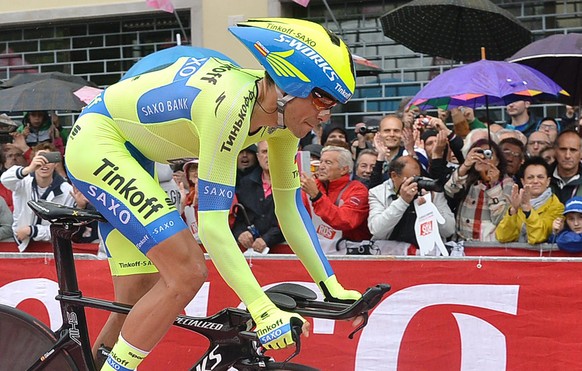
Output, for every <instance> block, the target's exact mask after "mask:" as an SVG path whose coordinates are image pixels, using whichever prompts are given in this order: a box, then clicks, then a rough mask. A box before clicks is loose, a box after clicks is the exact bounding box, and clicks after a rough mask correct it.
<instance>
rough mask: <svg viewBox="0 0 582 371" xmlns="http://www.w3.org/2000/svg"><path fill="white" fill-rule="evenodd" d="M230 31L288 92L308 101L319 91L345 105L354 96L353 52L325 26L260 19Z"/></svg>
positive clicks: (280, 86)
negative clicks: (312, 93)
mask: <svg viewBox="0 0 582 371" xmlns="http://www.w3.org/2000/svg"><path fill="white" fill-rule="evenodd" d="M229 30H230V32H232V33H233V34H234V36H236V37H237V38H238V39H239V40H240V41H241V42H242V43H243V44H244V45H245V46H246V47H247V48H248V49H249V50H250V51H251V53H252V54H253V55H254V56H255V58H257V60H258V61H259V62H260V63H261V65H263V67H264V68H265V69H266V70H267V72H268V73H269V75H270V76H271V77H272V78H273V80H274V81H275V84H276V85H277V86H278V87H279V88H280V89H282V90H283V91H284V92H285V93H287V94H289V95H292V96H295V97H300V98H305V97H307V96H308V95H309V94H311V92H312V91H313V89H315V88H319V89H321V90H323V91H325V92H326V93H327V94H329V95H330V96H332V97H334V98H335V99H336V100H337V101H338V102H340V103H342V104H344V103H346V102H347V101H348V100H349V99H350V98H351V97H352V95H353V94H354V89H355V87H356V78H355V69H354V62H353V60H352V56H351V54H350V51H349V49H348V47H347V45H346V44H345V43H344V42H343V41H342V40H341V39H340V38H339V37H337V36H336V35H335V34H334V33H332V32H331V31H329V30H327V29H326V28H324V27H323V26H321V25H319V24H317V23H313V22H309V21H304V20H299V19H292V18H256V19H250V20H248V21H246V22H242V23H238V24H237V26H233V27H229Z"/></svg>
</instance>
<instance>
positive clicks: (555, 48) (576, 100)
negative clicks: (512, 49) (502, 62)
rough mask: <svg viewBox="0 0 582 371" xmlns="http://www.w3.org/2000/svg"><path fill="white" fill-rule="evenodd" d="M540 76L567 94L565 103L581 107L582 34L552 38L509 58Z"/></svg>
mask: <svg viewBox="0 0 582 371" xmlns="http://www.w3.org/2000/svg"><path fill="white" fill-rule="evenodd" d="M509 61H510V62H517V63H521V64H525V65H528V66H530V67H533V68H535V69H536V70H538V71H540V72H543V73H544V74H545V75H546V76H548V77H549V78H551V79H552V80H554V81H555V82H556V83H558V85H560V86H561V87H562V88H564V90H566V91H567V92H568V93H570V97H569V99H567V100H565V102H566V103H569V104H571V105H580V104H582V34H574V33H572V34H567V35H552V36H548V37H546V38H544V39H541V40H538V41H536V42H533V43H531V44H529V45H528V46H526V47H524V48H523V49H521V50H520V51H518V52H517V53H515V54H514V55H513V56H511V57H510V58H509Z"/></svg>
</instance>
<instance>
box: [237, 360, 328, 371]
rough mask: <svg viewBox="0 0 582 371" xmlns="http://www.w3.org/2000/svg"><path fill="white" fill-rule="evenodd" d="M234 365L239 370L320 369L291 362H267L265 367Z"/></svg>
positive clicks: (280, 370) (301, 370) (310, 370)
mask: <svg viewBox="0 0 582 371" xmlns="http://www.w3.org/2000/svg"><path fill="white" fill-rule="evenodd" d="M233 367H234V369H236V370H237V371H261V370H270V371H277V370H279V371H319V369H317V368H313V367H309V366H305V365H300V364H298V363H290V362H266V363H265V366H264V367H261V366H259V365H257V364H253V365H249V364H244V363H237V364H235V365H234V366H233Z"/></svg>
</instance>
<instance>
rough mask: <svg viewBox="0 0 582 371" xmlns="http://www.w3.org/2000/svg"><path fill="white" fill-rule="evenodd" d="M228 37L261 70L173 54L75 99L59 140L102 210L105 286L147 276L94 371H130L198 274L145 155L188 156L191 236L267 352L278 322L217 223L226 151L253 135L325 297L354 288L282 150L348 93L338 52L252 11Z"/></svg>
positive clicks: (330, 40) (343, 49)
mask: <svg viewBox="0 0 582 371" xmlns="http://www.w3.org/2000/svg"><path fill="white" fill-rule="evenodd" d="M230 31H231V32H232V33H233V34H234V35H235V36H236V37H237V38H238V39H239V40H240V41H241V42H242V43H243V44H244V45H245V46H246V47H247V48H248V49H249V50H250V51H251V52H252V53H253V55H254V56H255V57H256V58H257V59H258V60H259V62H260V63H261V64H262V65H263V67H264V68H265V69H266V72H265V71H256V70H248V69H241V68H239V67H237V66H235V65H234V64H233V63H231V62H229V61H226V60H221V59H218V58H195V57H183V58H179V59H177V61H176V62H175V63H173V64H171V65H169V66H167V67H164V68H161V69H159V70H155V71H152V72H148V73H144V74H142V75H139V76H136V77H134V78H129V79H125V80H122V81H120V82H119V83H117V84H114V85H112V86H110V87H109V88H108V89H106V90H105V91H104V92H103V93H102V95H101V96H100V97H97V98H96V99H95V100H94V101H93V102H92V103H91V104H90V105H89V106H87V107H86V108H85V109H84V111H83V113H82V114H81V116H80V117H79V119H78V120H77V122H76V123H75V125H74V127H73V129H72V132H71V135H70V137H69V142H68V144H67V153H66V154H67V168H68V171H69V175H70V178H71V180H72V181H73V183H74V184H75V185H76V186H77V188H79V189H80V190H81V191H82V192H83V193H84V194H85V195H86V196H87V197H88V199H89V201H90V202H91V203H92V204H93V205H95V207H96V208H97V209H98V210H99V211H100V212H101V213H102V214H103V215H104V216H105V217H106V218H107V220H108V223H105V224H103V225H102V226H101V229H100V230H101V232H102V238H103V239H104V241H105V242H106V245H107V247H108V252H109V254H110V255H111V260H110V266H111V270H112V274H113V275H114V276H116V279H114V282H115V285H116V289H117V287H118V286H125V287H127V285H131V275H133V274H143V273H148V272H155V271H159V277H160V278H159V280H158V281H157V282H156V283H155V284H154V285H153V287H152V288H151V289H150V290H149V291H148V292H147V293H146V294H145V295H143V297H141V299H139V300H138V301H137V303H136V304H135V305H134V307H133V309H132V310H131V312H130V313H129V315H128V316H127V318H126V319H125V322H124V324H123V327H122V329H121V333H120V335H119V338H118V340H117V343H116V344H115V346H114V347H113V349H112V351H111V353H110V355H109V357H108V359H107V362H106V364H105V365H104V366H103V370H111V369H124V370H133V369H135V367H137V365H138V364H139V363H140V362H141V361H142V360H143V358H144V357H145V356H146V355H147V354H148V352H149V351H150V350H151V349H152V348H153V347H154V346H155V345H156V343H157V342H158V341H159V340H160V339H161V338H162V336H163V335H164V334H165V333H166V331H167V330H168V328H169V326H170V325H171V324H172V322H173V321H174V319H175V317H176V316H177V315H178V314H179V313H180V312H181V311H182V310H183V308H184V307H185V306H186V304H187V303H188V302H189V301H190V300H191V299H192V298H193V297H194V295H195V294H196V292H197V291H198V289H199V288H200V286H201V285H202V283H203V282H204V280H205V278H206V274H207V270H206V266H205V262H204V256H203V254H202V252H201V250H200V248H199V246H198V245H197V243H196V241H195V239H194V237H193V236H192V234H191V233H190V231H189V230H188V228H187V227H186V225H185V223H184V222H183V220H182V219H181V217H180V215H179V213H178V211H177V210H176V209H175V208H174V206H173V205H171V204H170V203H169V202H168V201H166V200H165V199H166V195H165V193H164V191H163V189H162V188H161V187H160V186H159V184H158V183H157V182H156V180H155V179H154V177H153V176H152V174H153V168H154V161H157V162H162V163H167V162H172V160H176V159H183V158H189V157H198V158H199V159H200V160H199V170H198V176H199V188H200V192H199V234H200V238H201V240H202V242H203V243H204V246H205V247H206V249H207V250H208V252H209V253H210V255H211V257H212V259H213V261H214V264H215V266H216V267H217V269H218V271H219V272H220V274H221V275H222V277H223V278H224V279H225V281H226V282H227V283H228V284H229V286H230V287H232V288H233V290H234V291H235V292H236V293H237V295H238V296H239V297H240V298H241V300H242V301H243V302H244V303H245V305H246V306H247V308H248V310H249V312H250V313H251V315H252V317H253V319H254V320H255V323H256V332H257V334H258V335H259V338H260V340H261V343H262V344H263V345H264V346H265V347H267V348H275V349H277V348H284V347H286V346H288V345H291V344H293V339H292V336H291V331H290V328H291V324H292V323H298V324H303V329H304V331H307V330H308V326H307V325H308V323H307V322H306V321H305V320H304V319H303V318H301V317H300V316H299V315H297V314H292V313H288V312H284V311H281V310H279V309H278V308H277V307H276V306H275V305H274V304H273V303H272V302H271V301H270V300H269V299H268V297H267V296H266V295H265V293H264V292H263V290H262V289H261V287H260V285H259V284H258V282H257V281H256V279H255V278H254V276H253V275H252V272H251V270H250V268H249V267H248V265H247V264H246V261H245V259H244V257H243V255H242V253H241V251H240V249H239V248H238V246H237V244H236V241H235V240H234V237H233V236H232V233H231V232H230V229H229V225H228V211H229V208H230V206H231V203H232V197H233V195H234V184H235V178H236V163H237V161H236V160H237V155H238V153H239V152H240V150H241V149H243V148H246V147H248V146H249V145H250V144H252V143H256V142H259V141H262V140H266V141H267V142H268V144H269V164H270V166H271V169H272V170H271V171H272V174H271V178H272V189H273V198H274V200H275V205H276V206H275V207H276V213H277V218H278V219H279V222H280V224H281V229H282V231H283V233H284V235H285V238H286V240H287V241H288V242H289V244H290V245H291V247H292V248H293V250H294V252H295V253H296V254H297V255H298V257H299V258H300V259H301V261H302V262H303V264H304V265H305V266H306V268H307V270H308V271H309V273H310V275H311V277H312V278H313V279H314V281H315V282H316V283H318V284H319V286H320V288H321V289H322V291H323V292H324V294H325V296H326V298H327V300H336V301H349V302H351V301H354V300H357V299H358V298H359V297H360V296H361V295H360V293H359V292H357V291H353V290H346V289H344V288H343V287H342V286H341V285H340V284H339V283H338V281H337V279H336V277H335V275H334V272H333V270H332V268H331V267H330V265H329V262H328V261H327V259H326V258H325V256H324V255H323V253H322V250H321V247H320V246H319V243H318V241H317V237H316V234H315V231H314V228H313V225H312V223H311V220H310V219H309V216H308V214H307V212H306V211H305V209H304V206H303V204H302V202H301V195H300V191H299V174H298V173H297V166H296V164H295V154H296V151H297V146H298V142H299V138H301V137H303V136H304V135H306V134H307V133H308V132H310V131H311V130H312V129H313V128H314V127H316V126H317V125H318V124H320V122H323V121H326V120H327V119H328V118H329V115H330V109H331V108H332V107H333V106H334V105H335V104H337V103H346V102H347V101H348V100H349V98H350V97H351V96H352V94H353V92H354V88H355V77H354V76H355V75H354V66H353V62H352V58H351V55H350V52H349V50H348V48H347V46H346V45H345V44H344V43H343V41H341V40H340V39H339V38H338V37H337V36H336V35H334V34H333V33H331V32H330V31H328V30H326V29H325V28H323V27H322V26H321V25H318V24H315V23H311V22H308V21H303V20H296V19H286V18H271V19H253V20H249V21H247V22H243V23H240V24H238V25H237V26H236V27H231V28H230Z"/></svg>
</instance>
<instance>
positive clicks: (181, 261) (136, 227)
mask: <svg viewBox="0 0 582 371" xmlns="http://www.w3.org/2000/svg"><path fill="white" fill-rule="evenodd" d="M75 128H76V130H75V133H76V134H75V135H74V136H73V137H72V138H71V141H70V142H69V144H68V148H67V154H71V155H72V156H69V157H68V162H67V166H68V170H69V174H70V179H71V180H72V181H73V183H74V184H75V185H76V186H77V188H78V189H79V190H81V191H82V192H83V193H84V194H85V195H86V196H87V198H88V199H89V201H90V202H91V203H92V204H93V205H94V206H95V207H96V208H97V210H98V211H99V212H100V213H101V214H103V215H104V216H105V217H106V219H107V220H108V221H109V222H110V223H112V225H113V227H115V228H116V229H118V230H119V231H120V232H121V233H123V235H125V236H126V237H127V238H128V239H129V240H130V241H131V242H132V243H133V244H134V247H133V248H134V249H135V248H139V249H140V251H142V253H144V254H146V255H147V256H148V257H149V258H150V260H151V261H152V262H153V263H154V264H155V265H156V266H158V267H157V268H158V270H159V271H160V277H161V278H160V280H159V281H158V283H156V285H154V287H153V288H152V289H151V290H150V291H149V292H148V293H147V294H146V295H145V296H143V297H142V298H141V299H140V300H139V301H138V302H137V303H136V305H135V306H134V308H133V309H132V311H131V312H130V313H129V315H128V316H127V318H126V320H125V323H124V325H123V328H122V330H121V335H120V337H119V339H118V342H117V344H116V345H115V346H114V347H113V350H112V352H111V353H110V355H109V358H108V360H107V363H106V365H105V366H104V369H113V367H121V366H123V367H125V368H126V369H130V370H131V369H134V368H135V367H136V366H137V365H138V364H139V363H140V362H141V360H142V359H143V357H145V355H147V353H148V352H149V350H151V348H153V346H154V345H155V344H156V343H157V342H158V341H159V340H160V339H161V337H162V336H163V335H164V334H165V332H166V331H167V329H168V328H169V326H170V325H171V323H172V322H173V321H174V319H175V317H176V316H177V315H178V314H179V313H180V312H181V311H182V309H183V308H184V307H185V306H186V304H187V303H188V302H189V301H190V300H191V299H192V298H193V297H194V295H195V294H196V292H197V291H198V289H199V287H200V286H201V285H202V283H203V282H204V280H205V278H206V273H207V271H206V266H205V261H204V255H203V254H202V252H201V250H200V248H199V246H198V244H197V243H196V241H195V239H194V237H193V236H192V234H191V233H190V232H189V230H188V229H187V227H186V224H185V223H184V221H183V220H182V218H181V217H180V214H179V213H178V212H177V211H176V209H175V207H174V206H173V205H171V204H168V203H166V202H165V199H166V198H167V195H166V193H165V192H164V190H163V189H162V188H161V187H160V185H159V184H158V183H157V181H156V180H155V179H154V177H153V176H152V174H153V168H154V164H153V162H152V161H150V160H148V159H147V158H145V157H144V156H143V155H141V154H140V153H139V152H137V151H136V150H135V148H132V146H131V145H130V144H129V143H127V142H126V141H125V140H124V138H123V137H122V136H121V135H120V133H119V131H118V130H117V128H116V127H115V125H113V124H112V123H111V121H110V120H108V119H107V118H105V117H103V116H99V115H93V114H91V113H89V114H87V115H85V116H82V117H81V118H80V119H79V120H78V121H77V123H76V124H75ZM88 149H91V150H90V151H89V150H88ZM145 169H151V170H152V171H151V172H149V171H146V170H145ZM136 263H138V262H136ZM132 264H133V263H132ZM135 356H137V357H135ZM108 363H110V364H111V366H108Z"/></svg>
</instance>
